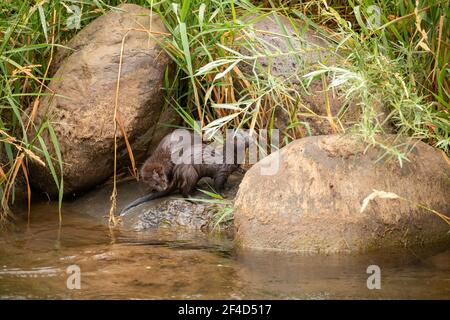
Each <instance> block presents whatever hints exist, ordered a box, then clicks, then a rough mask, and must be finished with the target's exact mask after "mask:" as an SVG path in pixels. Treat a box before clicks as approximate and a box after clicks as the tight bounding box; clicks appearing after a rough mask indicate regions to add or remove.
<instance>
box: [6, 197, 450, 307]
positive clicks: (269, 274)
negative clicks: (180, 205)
mask: <svg viewBox="0 0 450 320" xmlns="http://www.w3.org/2000/svg"><path fill="white" fill-rule="evenodd" d="M71 265H77V266H79V267H80V270H81V289H79V290H77V289H73V290H70V289H68V288H67V279H68V276H69V275H68V274H67V273H66V271H67V268H68V267H69V266H71ZM369 265H378V266H379V267H380V268H381V289H380V290H369V289H368V288H367V284H366V281H367V278H368V276H369V274H367V273H366V269H367V267H368V266H369ZM0 298H2V299H8V298H25V299H30V298H32V299H33V298H34V299H36V298H38V299H39V298H59V299H116V298H127V299H169V298H170V299H230V298H233V299H241V298H242V299H245V298H247V299H258V298H261V299H279V298H280V299H341V298H343V299H355V298H362V299H379V298H383V299H384V298H386V299H397V298H407V299H408V298H409V299H417V298H425V299H431V298H438V299H450V250H448V247H447V249H446V250H445V248H444V249H442V248H435V249H433V250H430V249H428V250H426V252H418V251H415V252H413V251H411V250H406V249H405V250H402V251H398V252H378V253H371V254H364V255H329V256H320V255H319V256H305V255H298V254H282V253H276V252H260V251H250V250H237V249H235V248H234V247H233V242H232V240H231V239H229V238H227V237H226V236H223V235H206V234H203V233H201V232H197V233H189V232H180V231H178V232H174V231H171V230H169V229H159V230H149V231H146V232H139V233H137V232H133V231H130V230H125V229H123V228H122V229H115V230H113V231H111V230H109V228H107V227H105V226H104V225H101V224H99V223H98V221H96V220H95V219H93V218H92V217H91V216H88V215H86V216H84V215H82V214H79V213H77V212H70V211H68V212H65V213H64V218H63V223H62V226H61V228H60V227H59V224H58V215H57V209H56V207H55V206H54V205H53V204H37V205H35V206H34V207H33V212H32V220H31V222H30V225H29V226H28V225H27V222H26V221H23V220H21V219H20V218H19V219H18V220H17V221H16V223H15V224H14V225H11V226H10V227H9V228H7V229H6V230H2V231H1V233H0Z"/></svg>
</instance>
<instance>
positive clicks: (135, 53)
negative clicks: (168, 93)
mask: <svg viewBox="0 0 450 320" xmlns="http://www.w3.org/2000/svg"><path fill="white" fill-rule="evenodd" d="M150 26H151V29H152V31H154V32H156V33H155V35H154V36H158V35H157V34H158V33H166V32H167V31H166V29H165V27H164V24H163V23H162V21H161V19H160V18H159V17H158V16H157V15H156V14H155V13H151V11H150V10H148V9H145V8H142V7H140V6H137V5H132V4H123V5H121V6H119V7H118V8H116V9H114V10H113V11H110V12H108V13H106V14H105V15H103V16H101V17H99V18H97V19H95V20H94V21H92V22H91V23H90V24H88V25H87V26H86V27H85V28H84V29H83V30H81V31H80V32H79V33H78V34H77V35H76V36H75V37H74V38H73V39H72V40H71V41H70V42H69V43H68V44H67V46H68V47H70V48H71V49H72V50H65V49H62V50H58V52H57V54H56V56H55V63H54V70H53V71H54V75H53V80H52V81H51V82H50V84H49V90H47V94H51V95H49V96H46V97H43V98H42V100H41V102H40V105H39V109H38V113H37V117H36V124H37V125H38V126H39V125H40V124H42V123H43V122H45V121H47V120H48V121H50V123H51V124H52V126H53V128H54V130H55V132H56V135H57V137H58V140H59V144H60V146H61V153H62V157H63V161H64V163H65V166H64V191H65V193H66V194H73V193H75V192H78V191H80V190H85V189H88V188H91V187H92V186H94V185H97V184H98V183H100V182H102V181H104V180H105V179H107V178H108V177H109V176H111V174H112V172H113V164H114V161H113V155H114V152H113V150H114V106H115V96H116V89H117V77H118V71H119V64H120V60H121V50H122V40H123V39H125V40H124V42H123V56H122V64H121V68H122V69H121V76H120V89H119V92H118V112H119V117H120V119H121V120H122V121H123V124H124V127H125V130H126V134H127V137H128V139H129V141H130V143H131V145H132V148H133V151H134V155H135V157H136V158H137V159H140V158H142V157H143V156H144V155H145V154H146V151H147V148H148V146H149V143H153V142H151V140H152V138H153V136H154V133H155V132H156V131H157V132H158V134H161V131H162V130H161V128H162V127H161V125H162V124H161V123H160V122H159V120H160V119H164V121H167V120H168V119H169V120H170V119H171V118H176V117H175V116H174V114H173V113H171V111H170V110H169V111H167V110H163V105H164V101H163V92H162V87H163V78H164V73H165V71H166V68H168V67H170V59H169V57H168V56H167V55H166V54H165V53H164V51H163V50H162V49H161V48H160V47H159V46H158V45H157V43H156V41H154V40H153V39H152V37H150V36H149V34H148V33H147V32H145V30H144V29H148V30H150ZM53 93H54V94H53ZM117 133H118V160H119V162H126V161H128V155H127V152H126V147H125V143H124V139H123V135H122V132H121V130H120V128H118V130H117ZM44 140H45V142H46V144H47V147H49V148H50V151H51V152H52V153H53V154H55V152H54V150H53V148H52V143H51V139H50V137H49V136H48V135H44ZM157 142H158V141H154V143H157ZM56 168H58V166H57V165H56ZM30 176H31V182H32V184H33V185H34V186H35V187H36V188H38V189H40V190H41V191H43V192H46V193H48V194H49V195H51V196H54V195H55V194H56V193H57V189H56V186H55V184H54V181H53V178H52V176H51V174H50V171H49V170H48V168H44V167H41V166H38V165H32V166H31V168H30Z"/></svg>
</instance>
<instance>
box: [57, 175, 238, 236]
mask: <svg viewBox="0 0 450 320" xmlns="http://www.w3.org/2000/svg"><path fill="white" fill-rule="evenodd" d="M242 178H243V174H242V173H240V172H235V173H233V174H232V175H231V176H230V177H229V178H228V182H227V184H226V185H225V190H224V197H225V201H224V203H217V202H203V201H187V200H185V199H183V198H182V196H181V195H179V194H173V195H171V196H168V197H163V198H159V199H155V200H152V201H149V202H146V203H143V204H141V205H140V206H137V207H134V208H132V209H131V210H130V211H129V213H128V214H127V215H125V216H123V217H121V220H122V226H123V227H124V228H125V229H132V230H135V231H143V230H146V229H156V228H159V229H170V230H173V231H177V230H178V231H183V232H184V231H186V232H190V231H194V232H196V231H200V232H205V233H208V232H211V231H213V230H214V231H219V230H220V231H225V232H226V233H232V230H233V221H232V216H231V215H227V216H226V218H225V219H224V220H223V221H221V223H220V225H217V226H216V222H217V220H218V217H219V216H220V214H221V213H222V212H223V210H224V209H226V208H231V206H232V200H233V199H234V197H235V195H236V193H237V191H238V188H239V183H240V182H241V180H242ZM208 183H209V184H211V181H209V179H208V178H204V179H203V180H202V181H201V182H200V184H199V186H198V189H202V190H210V189H209V186H208ZM111 192H112V184H110V183H106V184H104V185H103V186H99V187H98V188H96V189H95V190H92V191H90V192H88V193H86V194H84V195H82V196H81V197H78V198H77V199H75V200H73V201H66V202H65V203H64V206H63V207H64V210H66V211H70V212H73V213H79V214H85V215H88V216H91V217H93V218H95V220H97V221H98V222H99V223H103V224H107V222H108V219H107V217H108V213H109V210H110V208H111V200H110V196H111ZM146 192H147V190H146V188H145V185H143V184H141V183H137V182H135V181H123V182H119V183H118V185H117V212H120V210H122V208H123V207H125V206H126V205H127V204H128V203H130V202H132V201H134V200H135V199H137V198H138V197H141V196H143V195H144V194H146ZM192 198H194V199H207V200H212V199H211V198H210V197H209V196H206V195H205V194H203V193H202V192H200V191H197V192H196V193H195V194H194V195H193V196H192Z"/></svg>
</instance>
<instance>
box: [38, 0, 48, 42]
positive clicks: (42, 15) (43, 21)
mask: <svg viewBox="0 0 450 320" xmlns="http://www.w3.org/2000/svg"><path fill="white" fill-rule="evenodd" d="M38 11H39V18H40V19H41V25H42V31H44V36H45V41H46V42H47V43H48V32H47V20H46V19H45V13H44V8H43V7H42V4H41V5H39V6H38Z"/></svg>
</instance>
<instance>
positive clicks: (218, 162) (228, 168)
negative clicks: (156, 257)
mask: <svg viewBox="0 0 450 320" xmlns="http://www.w3.org/2000/svg"><path fill="white" fill-rule="evenodd" d="M175 134H176V131H175V132H173V133H171V134H168V135H167V136H165V137H164V138H163V140H161V142H160V143H159V145H158V147H157V148H156V149H155V151H154V152H153V154H152V155H151V156H150V157H149V158H148V159H147V160H146V161H145V163H144V165H143V166H142V168H141V171H140V175H141V179H142V181H143V182H144V183H145V184H146V185H147V186H148V189H149V191H150V193H149V194H147V195H145V196H143V197H140V198H138V199H136V200H135V201H133V202H131V203H130V204H128V205H127V206H125V207H124V208H123V209H122V211H121V213H120V215H121V216H123V215H125V214H126V213H127V212H128V211H129V210H130V209H131V208H134V207H136V206H138V205H140V204H142V203H144V202H147V201H150V200H153V199H157V198H161V197H164V196H166V195H169V194H170V193H172V192H174V191H176V190H179V191H180V193H181V194H182V196H183V197H185V198H188V197H189V196H190V195H192V193H193V192H194V191H195V187H196V186H197V183H198V181H199V180H200V179H201V178H203V177H209V178H212V179H213V181H214V188H215V190H216V191H217V192H222V190H223V188H224V185H225V183H226V181H227V179H228V177H229V176H230V175H231V174H232V173H233V172H234V171H235V170H237V169H238V168H239V163H240V162H239V160H238V159H236V154H241V153H240V152H238V151H237V150H235V149H234V148H235V147H237V148H238V150H239V148H246V147H248V143H249V139H248V136H247V135H246V136H244V137H243V139H241V140H239V139H238V143H237V145H236V146H234V145H232V147H233V150H232V151H233V161H232V163H226V161H225V160H226V152H224V150H225V146H227V143H224V144H223V145H222V146H221V147H217V146H214V147H212V145H209V144H205V143H202V142H201V141H200V142H195V140H194V135H193V134H191V133H189V134H188V137H189V138H188V139H185V141H184V142H180V141H179V140H177V139H176V136H174V135H175ZM185 137H186V135H185ZM239 142H240V144H239ZM188 144H189V146H188ZM183 147H184V150H188V151H187V153H186V154H183V155H181V156H180V158H183V159H184V160H185V161H183V163H179V164H175V163H174V162H173V161H172V155H173V154H174V153H177V152H179V150H180V148H183ZM199 156H201V157H202V158H201V159H203V161H201V163H199V162H198V161H197V162H196V160H198V159H199Z"/></svg>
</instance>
